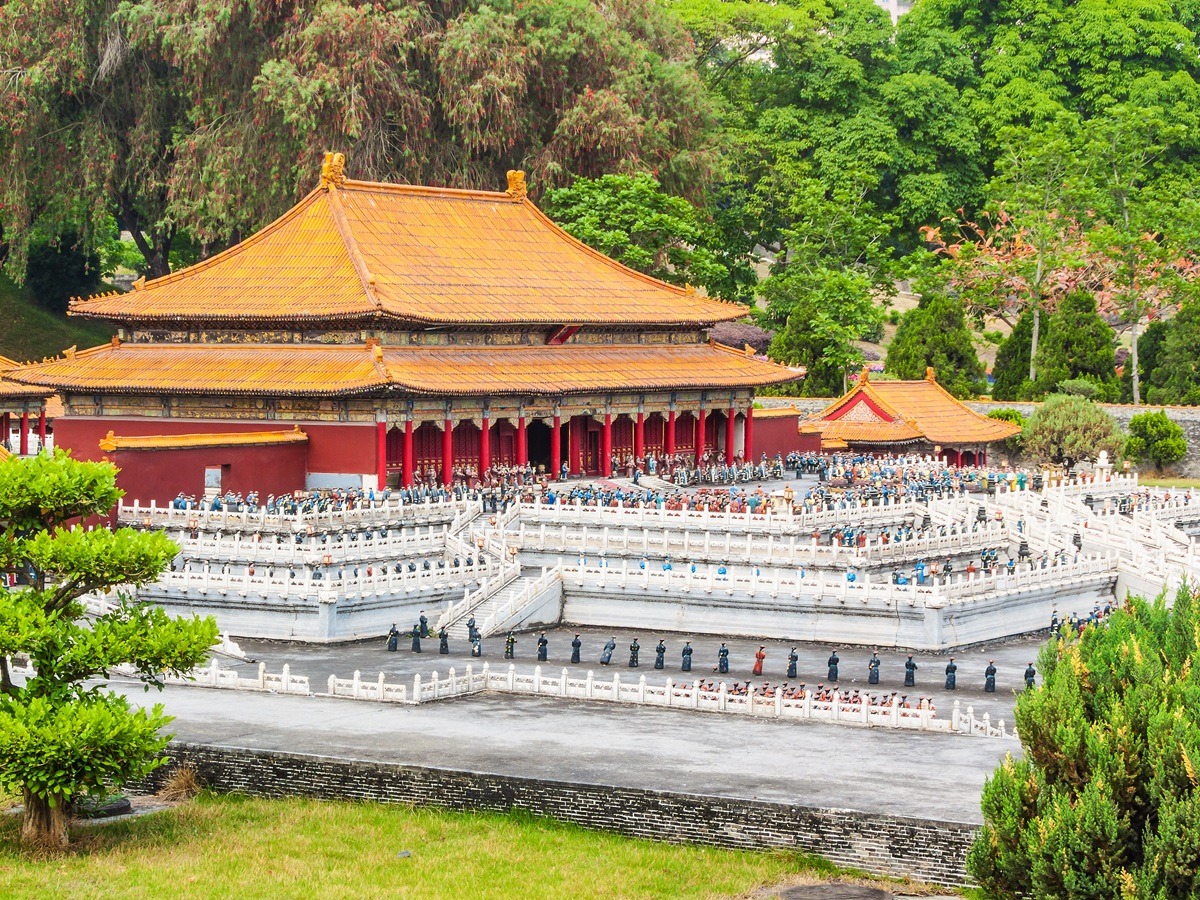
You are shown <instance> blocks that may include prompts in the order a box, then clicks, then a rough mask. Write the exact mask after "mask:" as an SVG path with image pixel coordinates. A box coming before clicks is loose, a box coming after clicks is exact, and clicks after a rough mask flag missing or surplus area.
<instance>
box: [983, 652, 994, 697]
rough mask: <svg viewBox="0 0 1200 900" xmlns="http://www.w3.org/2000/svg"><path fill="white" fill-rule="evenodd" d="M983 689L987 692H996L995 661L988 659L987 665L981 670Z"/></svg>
mask: <svg viewBox="0 0 1200 900" xmlns="http://www.w3.org/2000/svg"><path fill="white" fill-rule="evenodd" d="M983 689H984V690H985V691H986V692H987V693H989V694H994V693H996V661H995V660H994V659H989V660H988V666H987V668H986V669H984V670H983Z"/></svg>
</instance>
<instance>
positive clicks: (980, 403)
mask: <svg viewBox="0 0 1200 900" xmlns="http://www.w3.org/2000/svg"><path fill="white" fill-rule="evenodd" d="M758 402H760V403H763V404H764V405H766V406H777V405H779V406H784V405H786V406H795V407H796V408H797V409H798V410H800V411H801V412H802V413H804V414H805V415H808V414H811V413H815V412H820V411H821V410H823V409H824V408H825V407H826V406H828V405H829V404H830V403H832V402H833V400H832V399H830V398H820V397H760V398H758ZM967 406H969V407H971V409H973V410H975V411H976V412H980V413H983V414H984V415H985V416H986V415H987V414H988V413H989V412H991V411H992V410H993V409H1016V410H1019V411H1020V412H1022V413H1024V414H1025V415H1029V414H1030V413H1032V412H1033V411H1034V409H1036V408H1037V404H1036V403H1018V402H1015V401H1014V402H1011V403H1009V402H1005V401H1003V400H972V401H969V402H968V403H967ZM1100 406H1102V407H1103V408H1104V409H1106V410H1108V412H1109V413H1111V414H1112V416H1113V418H1115V419H1116V420H1117V421H1118V422H1120V423H1121V426H1122V427H1128V425H1129V420H1130V419H1132V418H1133V417H1134V416H1136V415H1137V414H1138V413H1144V412H1158V411H1159V410H1161V411H1163V412H1165V413H1166V414H1167V416H1169V417H1170V418H1171V420H1172V421H1174V422H1178V423H1179V426H1180V427H1181V428H1182V429H1183V434H1184V437H1186V438H1187V442H1188V452H1187V456H1185V457H1184V458H1183V459H1181V460H1180V461H1179V462H1178V463H1176V464H1175V466H1174V467H1173V469H1172V472H1173V473H1174V474H1178V475H1180V476H1182V477H1185V478H1200V406H1147V405H1144V404H1143V405H1142V406H1133V405H1132V404H1128V403H1101V404H1100ZM998 458H999V457H998V456H997V459H998Z"/></svg>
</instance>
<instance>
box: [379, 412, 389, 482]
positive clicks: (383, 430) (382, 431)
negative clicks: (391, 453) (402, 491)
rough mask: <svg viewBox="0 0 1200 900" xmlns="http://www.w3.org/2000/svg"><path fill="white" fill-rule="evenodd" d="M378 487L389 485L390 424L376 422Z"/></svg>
mask: <svg viewBox="0 0 1200 900" xmlns="http://www.w3.org/2000/svg"><path fill="white" fill-rule="evenodd" d="M376 485H378V487H379V490H380V491H382V490H383V488H384V487H386V485H388V422H376Z"/></svg>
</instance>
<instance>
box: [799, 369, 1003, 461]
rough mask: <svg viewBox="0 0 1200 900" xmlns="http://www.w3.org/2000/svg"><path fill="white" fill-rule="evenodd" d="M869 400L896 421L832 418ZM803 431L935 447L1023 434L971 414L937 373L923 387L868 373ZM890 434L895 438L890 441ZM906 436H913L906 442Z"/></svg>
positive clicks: (808, 421) (803, 425) (812, 418)
mask: <svg viewBox="0 0 1200 900" xmlns="http://www.w3.org/2000/svg"><path fill="white" fill-rule="evenodd" d="M864 395H865V397H866V398H869V399H870V400H871V401H873V402H874V403H875V405H876V406H878V407H879V408H880V409H882V410H883V411H884V412H885V413H886V414H887V415H888V416H890V417H891V419H892V421H890V422H886V421H881V420H877V421H869V422H864V421H852V420H851V419H850V418H843V419H833V418H831V417H832V416H833V415H835V414H836V413H838V412H839V411H842V410H845V409H846V408H847V407H850V406H852V405H854V404H855V403H856V401H857V402H861V400H860V396H864ZM800 428H801V431H802V432H805V431H807V432H808V433H812V432H814V431H820V433H821V436H822V438H829V439H831V440H839V439H840V440H844V441H851V442H854V441H858V442H861V443H884V442H887V441H898V440H913V439H915V438H920V437H923V438H924V439H925V440H927V441H929V442H930V443H931V444H942V445H955V444H986V443H991V442H992V441H1002V440H1004V439H1006V438H1010V437H1012V436H1013V435H1015V434H1016V433H1017V432H1019V431H1020V430H1021V429H1020V427H1019V426H1017V425H1014V424H1013V423H1011V422H1001V421H998V420H996V419H989V418H988V417H987V416H983V415H980V414H979V413H977V412H975V411H974V410H973V409H970V408H969V407H968V406H966V405H965V404H964V403H963V402H962V401H960V400H958V399H957V398H956V397H954V396H953V395H951V394H950V393H949V392H948V391H947V390H946V389H945V388H943V387H942V386H941V385H940V384H938V383H937V379H936V378H935V377H934V371H933V369H929V370H927V373H926V376H925V378H924V379H922V380H921V381H871V379H870V376H869V374H868V373H867V372H866V371H865V370H864V371H863V373H862V375H861V376H860V377H859V379H858V383H857V384H855V385H854V387H853V388H851V389H850V391H849V393H847V394H846V395H845V396H843V397H840V398H838V399H837V400H835V401H834V402H833V403H831V404H830V405H829V406H827V407H826V408H825V409H824V410H822V411H821V412H820V413H818V414H816V415H814V416H810V417H809V418H808V419H806V420H805V421H804V422H803V423H801V426H800ZM889 434H894V435H896V436H895V437H888V435H889ZM903 435H911V436H908V437H904V436H903Z"/></svg>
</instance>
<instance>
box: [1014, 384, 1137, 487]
mask: <svg viewBox="0 0 1200 900" xmlns="http://www.w3.org/2000/svg"><path fill="white" fill-rule="evenodd" d="M1124 444H1125V436H1124V435H1123V434H1122V433H1121V428H1120V426H1119V425H1117V421H1116V419H1114V418H1113V417H1112V416H1110V415H1109V414H1108V413H1106V412H1105V411H1104V410H1103V409H1101V408H1100V407H1099V406H1097V405H1096V404H1095V403H1093V402H1092V401H1091V400H1086V399H1084V398H1083V397H1078V396H1069V395H1067V394H1051V395H1050V396H1049V397H1047V398H1046V399H1045V401H1043V402H1042V404H1041V405H1040V406H1038V408H1037V409H1036V410H1035V411H1034V413H1033V415H1031V416H1030V417H1029V419H1028V420H1027V421H1026V423H1025V428H1024V430H1023V431H1022V432H1021V445H1022V448H1023V449H1024V452H1025V454H1026V455H1027V456H1029V457H1031V458H1032V459H1033V460H1034V461H1036V462H1052V463H1055V464H1056V465H1061V466H1063V467H1065V468H1068V469H1069V468H1071V467H1072V466H1074V465H1075V463H1077V462H1079V461H1080V460H1083V459H1096V458H1097V457H1098V456H1099V455H1100V451H1101V450H1107V451H1108V455H1109V457H1110V458H1114V459H1115V458H1116V457H1117V455H1118V454H1119V453H1120V452H1121V449H1122V447H1123V446H1124Z"/></svg>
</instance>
